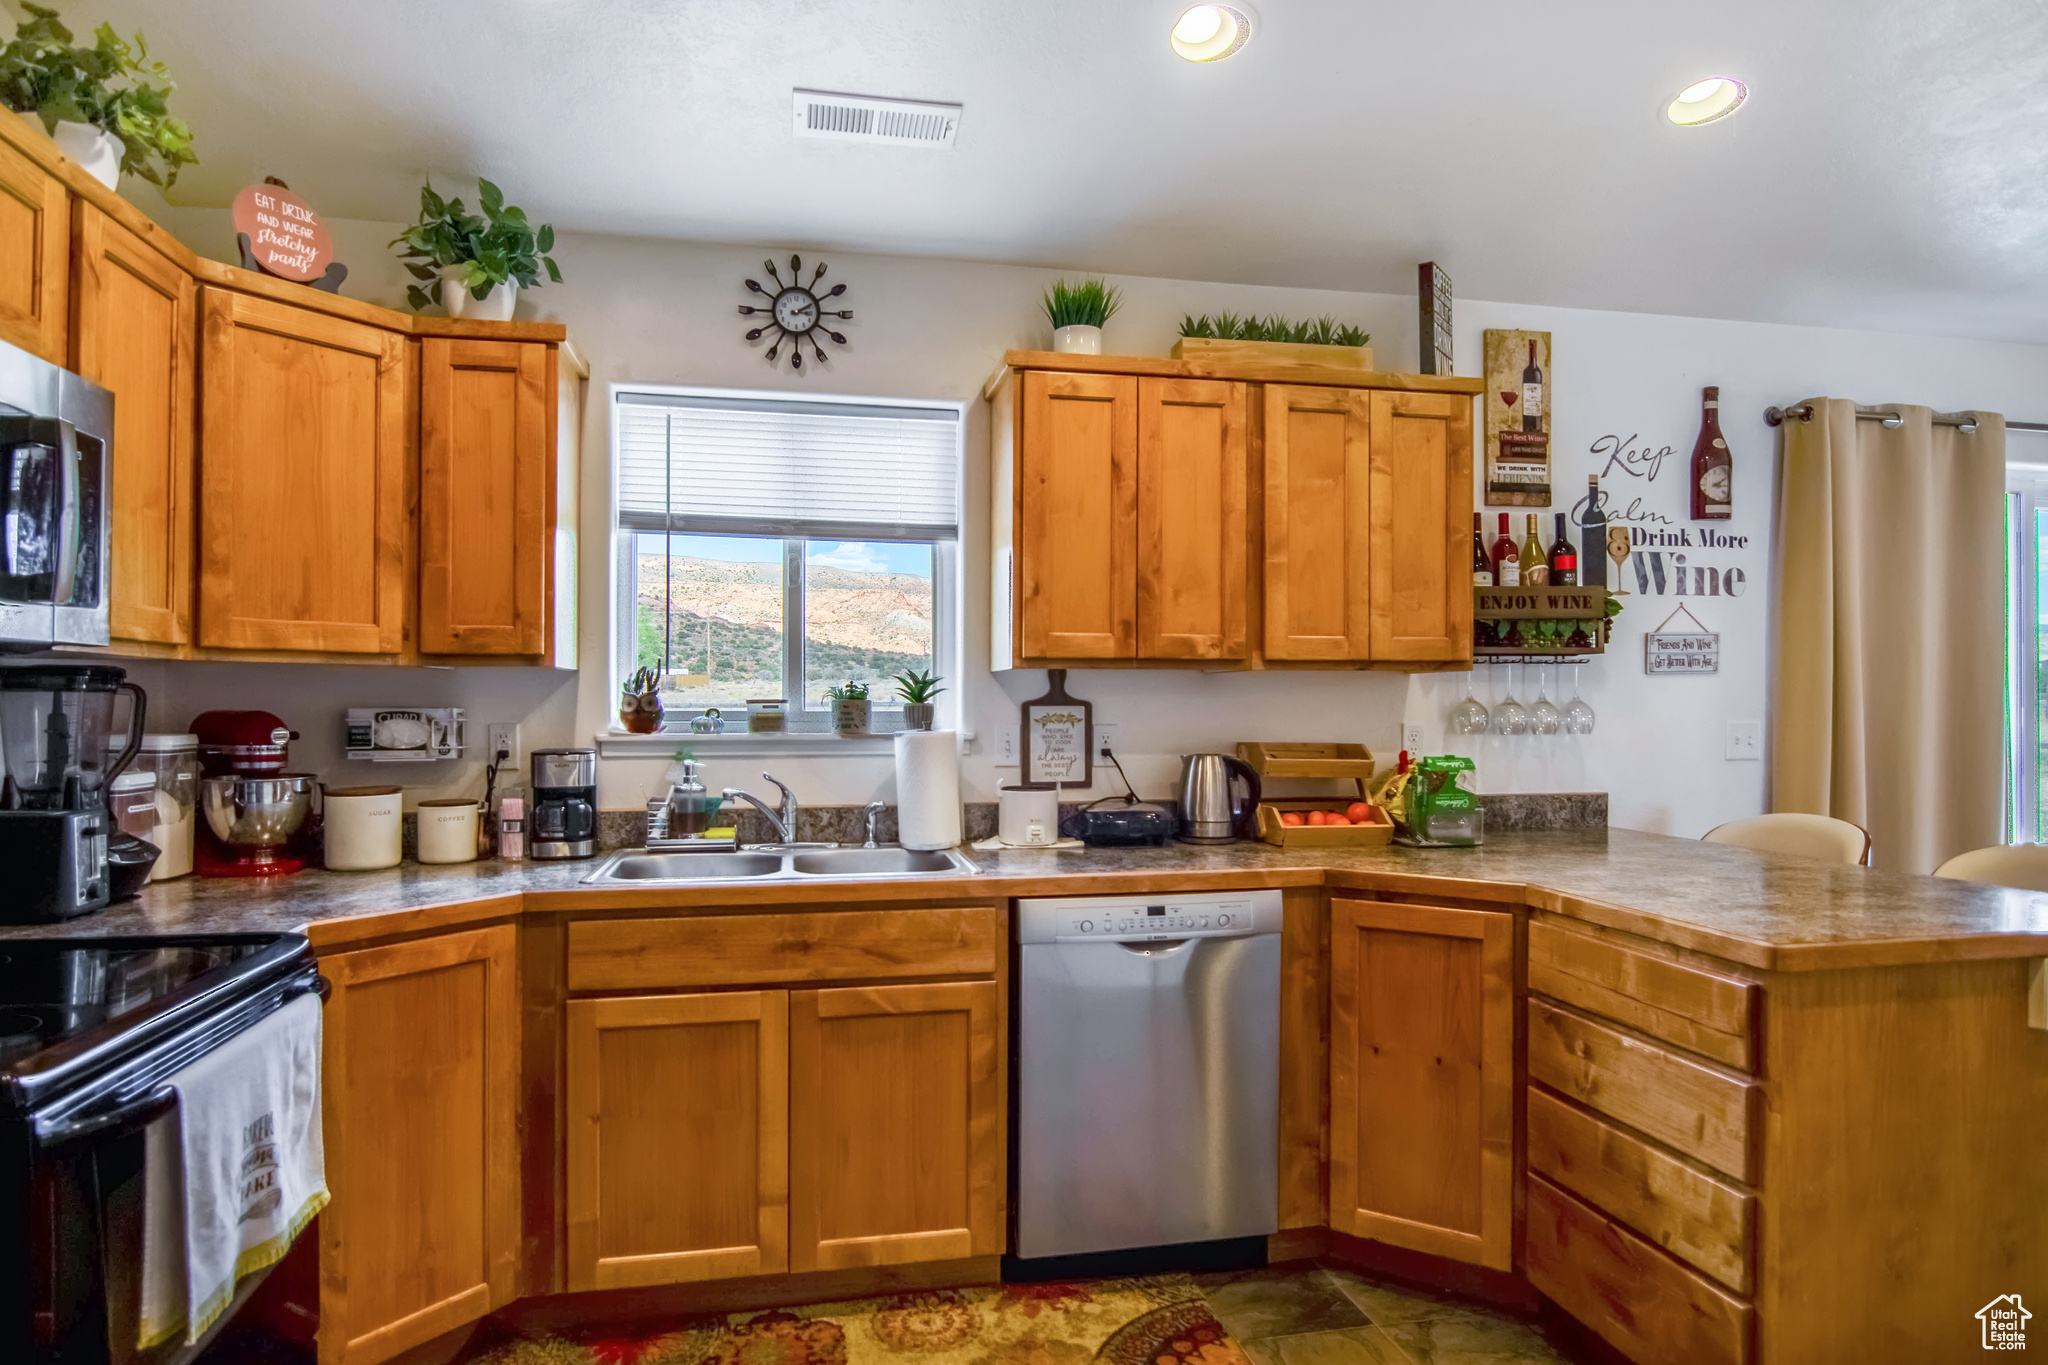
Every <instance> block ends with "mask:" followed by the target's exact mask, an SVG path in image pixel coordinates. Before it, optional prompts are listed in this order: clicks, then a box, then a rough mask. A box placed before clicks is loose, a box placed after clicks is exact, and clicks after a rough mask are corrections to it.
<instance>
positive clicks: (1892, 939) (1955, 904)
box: [0, 829, 2048, 970]
mask: <svg viewBox="0 0 2048 1365" xmlns="http://www.w3.org/2000/svg"><path fill="white" fill-rule="evenodd" d="M963 851H964V852H965V853H966V854H967V856H968V857H970V858H971V859H973V861H974V862H975V864H976V866H977V867H979V868H980V869H981V872H980V875H978V876H975V877H943V878H909V879H905V880H901V881H867V882H846V881H825V880H820V881H815V882H803V883H792V882H787V881H784V882H774V883H769V884H765V885H763V884H758V883H756V884H752V885H749V884H745V883H737V884H733V883H728V884H725V885H719V886H699V887H672V886H671V887H660V888H643V887H624V888H621V887H616V886H612V887H603V888H596V887H585V886H583V885H582V880H583V878H585V877H587V876H589V875H590V874H591V873H592V872H593V871H595V870H596V868H597V866H598V862H597V861H596V860H588V861H580V862H566V863H535V862H525V863H498V862H478V863H465V864H458V865H454V866H433V867H427V866H420V865H417V864H412V863H408V864H406V865H404V866H402V867H399V868H395V869H392V870H390V871H385V872H355V873H348V872H324V871H308V872H302V873H299V874H297V875H295V876H290V877H284V878H278V879H275V880H270V879H265V880H255V879H208V878H199V877H187V878H180V879H179V880H177V881H172V882H160V883H155V884H152V885H151V886H150V887H148V888H147V889H146V890H145V891H144V892H143V894H142V896H141V897H140V898H139V899H137V900H133V901H128V902H124V903H122V904H120V905H116V906H112V907H110V908H108V909H107V910H104V911H101V912H100V913H98V914H95V915H88V916H85V917H83V918H81V919H77V920H73V921H70V922H68V923H63V924H45V925H25V926H15V927H11V928H0V937H8V938H21V937H42V938H47V937H60V936H63V937H72V936H89V937H99V936H104V935H117V934H121V935H127V934H176V933H236V932H279V931H303V932H307V933H309V934H311V935H312V936H313V938H314V939H315V942H316V943H320V942H323V941H326V942H335V941H338V940H340V939H343V938H346V939H350V940H361V939H366V938H369V937H374V936H375V935H376V934H377V933H399V932H411V931H412V930H413V929H414V928H421V927H432V926H435V925H441V924H452V923H460V922H462V921H464V920H465V919H468V920H479V919H485V918H494V917H505V916H511V915H516V914H519V913H521V912H522V911H526V912H536V911H538V912H559V911H571V910H591V911H605V910H626V911H631V910H674V909H684V908H689V907H695V906H715V905H725V906H760V905H772V904H777V903H791V904H794V903H806V902H808V903H817V902H818V901H820V900H829V901H831V902H834V903H842V904H843V903H849V902H862V901H869V902H872V901H890V902H896V903H901V902H904V901H910V900H954V901H957V900H960V899H962V898H964V897H973V898H977V899H979V898H988V897H999V896H1016V895H1087V894H1093V893H1125V892H1136V891H1145V890H1152V891H1165V890H1199V889H1202V888H1203V887H1206V886H1214V887H1216V888H1217V889H1224V888H1243V887H1249V886H1258V885H1273V886H1315V885H1319V884H1324V883H1327V884H1329V885H1331V886H1333V887H1339V888H1341V887H1344V886H1347V885H1348V886H1359V887H1364V886H1376V887H1379V888H1382V889H1390V890H1402V891H1411V892H1425V893H1426V892H1430V891H1434V892H1436V893H1437V894H1440V895H1445V896H1463V897H1477V898H1483V899H1495V900H1509V901H1515V900H1524V899H1526V901H1527V902H1528V903H1529V904H1530V905H1532V906H1535V907H1537V908H1540V909H1544V910H1549V911H1554V912H1557V913H1561V914H1566V915H1571V916H1574V917H1576V918H1580V919H1584V920H1587V921H1589V922H1592V923H1597V924H1604V925H1607V926H1608V927H1610V928H1617V929H1625V930H1628V931H1630V932H1633V933H1638V934H1643V935H1645V936H1647V937H1650V938H1654V939H1658V940H1660V941H1663V942H1668V943H1672V944H1675V945H1677V946H1680V947H1687V948H1694V949H1697V950H1699V951H1702V952H1707V953H1712V954H1714V955H1716V956H1719V957H1723V958H1727V959H1729V960H1732V961H1735V962H1741V963H1746V964H1748V965H1750V966H1753V967H1759V968H1766V969H1783V970H1795V969H1802V968H1807V969H1810V968H1830V967H1849V966H1865V965H1879V964H1884V963H1913V962H1933V961H1946V960H1952V959H1958V958H2013V957H2048V895H2043V894H2037V893H2034V892H2027V891H2017V890H2009V889H2005V888H2001V887H1987V886H1977V885H1974V884H1972V883H1968V882H1957V881H1946V880H1942V879H1938V878H1933V877H1915V876H1908V875H1905V874H1902V873H1894V872H1879V871H1873V870H1870V869H1867V868H1856V867H1838V866H1834V865H1830V864H1826V863H1821V862H1816V861H1814V860H1811V859H1806V858H1797V857H1792V856H1790V855H1785V854H1769V853H1756V852H1751V851H1749V850H1747V849H1738V848H1730V847H1727V846H1725V845H1719V844H1703V843H1699V842H1696V841H1694V840H1690V839H1674V838H1669V837H1666V836H1663V835H1657V834H1642V833H1638V832H1635V831H1632V830H1619V829H1589V830H1568V831H1554V832H1542V833H1509V834H1500V835H1496V836H1494V837H1493V838H1491V839H1489V840H1488V841H1487V843H1486V844H1485V845H1483V846H1482V847H1479V848H1470V849H1410V848H1400V847H1379V848H1361V849H1356V850H1333V849H1316V850H1303V851H1297V852H1292V853H1290V852H1287V851H1285V850H1283V849H1279V848H1276V847H1273V846H1271V845H1268V844H1262V843H1247V844H1231V845H1224V846H1217V847H1192V846H1188V845H1170V846H1168V847H1166V848H1160V849H1149V848H1131V849H1074V850H1047V849H1000V850H994V851H986V852H984V851H980V850H975V849H966V850H963ZM1411 879H1412V880H1411ZM1460 884H1463V885H1460ZM364 917H380V918H378V919H377V920H374V921H365V918H364ZM387 919H388V923H387Z"/></svg>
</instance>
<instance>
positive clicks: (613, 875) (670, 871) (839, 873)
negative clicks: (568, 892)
mask: <svg viewBox="0 0 2048 1365" xmlns="http://www.w3.org/2000/svg"><path fill="white" fill-rule="evenodd" d="M980 870H981V869H980V868H977V867H976V866H975V865H974V864H973V863H971V862H969V861H968V860H967V859H966V858H965V857H963V856H961V855H960V854H958V853H956V852H954V851H953V850H951V849H940V850H937V851H932V852H927V851H925V850H922V849H914V848H833V847H830V846H824V845H820V846H788V847H778V846H776V845H772V844H769V845H762V846H760V847H757V848H751V849H745V850H742V851H740V852H737V853H653V852H649V851H647V850H645V849H628V850H627V851H625V852H623V853H616V854H613V855H612V856H611V857H610V858H609V859H607V860H606V861H605V863H604V864H603V865H602V866H601V867H599V868H598V869H597V871H595V872H593V873H591V874H590V875H589V876H588V877H585V878H584V879H583V884H584V885H585V886H647V885H671V886H682V885H695V884H697V883H700V882H757V881H791V882H797V881H822V880H826V879H831V880H834V881H849V880H856V879H864V878H865V879H873V880H878V881H879V880H884V879H888V880H895V879H899V878H904V877H972V876H974V875H975V874H976V873H978V872H979V871H980Z"/></svg>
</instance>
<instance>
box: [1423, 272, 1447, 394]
mask: <svg viewBox="0 0 2048 1365" xmlns="http://www.w3.org/2000/svg"><path fill="white" fill-rule="evenodd" d="M1415 285H1416V293H1417V295H1418V298H1417V302H1418V304H1419V305H1420V309H1421V317H1420V321H1421V324H1422V371H1421V372H1422V373H1423V374H1449V373H1450V372H1451V277H1450V276H1449V275H1448V274H1446V273H1445V272H1444V268H1443V267H1442V266H1440V265H1438V264H1437V263H1436V262H1435V261H1424V262H1423V263H1422V264H1421V265H1418V266H1416V267H1415Z"/></svg>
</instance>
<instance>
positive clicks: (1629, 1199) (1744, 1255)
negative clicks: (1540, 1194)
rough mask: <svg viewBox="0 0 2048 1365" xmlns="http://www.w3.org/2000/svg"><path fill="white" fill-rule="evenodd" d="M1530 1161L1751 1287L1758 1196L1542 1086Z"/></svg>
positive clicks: (1676, 1250)
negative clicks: (1726, 1181) (1604, 1121)
mask: <svg viewBox="0 0 2048 1365" xmlns="http://www.w3.org/2000/svg"><path fill="white" fill-rule="evenodd" d="M1528 1125H1529V1126H1528V1133H1529V1169H1530V1170H1532V1171H1535V1172H1538V1173H1539V1174H1541V1175H1544V1176H1548V1177H1549V1178H1550V1179H1551V1180H1553V1181H1555V1182H1556V1183H1557V1184H1559V1185H1561V1186H1563V1187H1564V1188H1565V1189H1567V1190H1570V1191H1571V1192H1572V1193H1573V1194H1576V1195H1578V1196H1580V1197H1581V1198H1583V1199H1585V1200H1587V1201H1588V1202H1590V1203H1592V1204H1594V1205H1597V1206H1598V1207H1599V1208H1600V1209H1601V1210H1602V1211H1603V1212H1605V1213H1608V1214H1611V1215H1613V1216H1614V1217H1616V1218H1619V1219H1621V1220H1622V1221H1623V1222H1624V1223H1626V1224H1628V1225H1629V1227H1631V1228H1633V1229H1634V1230H1635V1231H1637V1232H1639V1233H1642V1234H1643V1235H1644V1236H1645V1237H1647V1238H1648V1239H1649V1240H1650V1241H1652V1242H1655V1243H1656V1244H1657V1245H1658V1246H1661V1247H1663V1248H1664V1249H1665V1250H1666V1251H1668V1252H1670V1253H1671V1254H1672V1255H1674V1256H1676V1257H1678V1258H1679V1259H1680V1260H1682V1261H1685V1262H1687V1263H1688V1264H1691V1265H1693V1266H1696V1267H1698V1268H1699V1269H1701V1270H1704V1271H1705V1272H1706V1273H1707V1274H1709V1275H1711V1276H1713V1277H1714V1278H1715V1279H1717V1280H1719V1281H1720V1282H1721V1283H1722V1284H1724V1285H1727V1286H1728V1287H1729V1288H1730V1289H1733V1290H1735V1291H1736V1292H1738V1293H1742V1294H1747V1293H1750V1292H1751V1281H1750V1246H1751V1244H1752V1242H1753V1239H1754V1237H1755V1231H1756V1196H1755V1195H1753V1194H1749V1193H1746V1192H1745V1191H1743V1190H1741V1189H1738V1188H1737V1187H1735V1186H1733V1185H1728V1184H1724V1183H1723V1182H1721V1181H1719V1180H1716V1179H1714V1178H1713V1177H1712V1176H1709V1175H1704V1174H1702V1173H1701V1172H1699V1171H1697V1170H1695V1169H1693V1168H1692V1167H1691V1166H1688V1165H1686V1164H1685V1163H1684V1162H1682V1161H1680V1160H1679V1159H1678V1158H1677V1157H1674V1156H1672V1155H1670V1154H1669V1153H1667V1152H1664V1151H1661V1150H1659V1149H1658V1148H1656V1147H1653V1146H1651V1145H1650V1144H1649V1143H1647V1142H1644V1141H1642V1140H1641V1139H1639V1138H1636V1137H1634V1136H1632V1135H1631V1134H1628V1133H1625V1132H1623V1131H1622V1130H1621V1129H1619V1128H1616V1127H1614V1126H1613V1125H1612V1124H1607V1123H1602V1122H1601V1121H1600V1120H1599V1119H1597V1118H1594V1117H1593V1116H1592V1115H1591V1114H1588V1113H1586V1112H1585V1111H1584V1110H1580V1109H1574V1108H1572V1107H1571V1106H1570V1105H1568V1104H1566V1103H1565V1102H1564V1101H1563V1100H1560V1099H1558V1098H1557V1097H1556V1096H1554V1095H1551V1094H1549V1093H1547V1092H1546V1091H1542V1090H1533V1089H1532V1090H1531V1091H1530V1092H1529V1120H1528Z"/></svg>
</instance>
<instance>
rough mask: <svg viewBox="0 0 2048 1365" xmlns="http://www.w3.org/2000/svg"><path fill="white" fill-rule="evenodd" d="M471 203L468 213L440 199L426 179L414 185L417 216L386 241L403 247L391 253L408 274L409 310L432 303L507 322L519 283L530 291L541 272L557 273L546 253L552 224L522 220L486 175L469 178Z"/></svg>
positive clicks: (457, 313)
mask: <svg viewBox="0 0 2048 1365" xmlns="http://www.w3.org/2000/svg"><path fill="white" fill-rule="evenodd" d="M476 195H477V207H478V208H480V209H481V210H482V213H481V214H476V213H470V212H469V211H468V210H467V209H465V208H464V207H463V204H462V201H461V200H460V199H443V198H442V197H441V196H440V195H438V194H436V193H434V186H433V184H432V183H431V182H429V183H427V184H425V185H422V186H421V187H420V220H419V221H418V222H417V223H414V224H413V225H412V226H411V227H409V228H407V229H406V230H405V231H404V232H401V233H399V234H398V235H397V236H396V237H394V238H392V239H391V245H393V246H403V247H404V248H405V250H403V251H401V252H399V253H398V255H399V259H401V260H403V261H405V262H406V266H405V268H406V271H407V272H408V273H409V274H411V276H412V277H413V278H414V279H416V280H422V281H426V282H427V287H425V288H421V287H420V286H419V285H417V284H415V285H412V286H410V287H409V288H407V289H406V291H405V299H406V302H407V303H410V304H411V305H412V306H413V307H414V308H415V309H420V308H425V307H426V306H427V305H428V304H430V303H438V304H440V305H441V306H442V307H443V308H446V309H447V310H448V316H449V317H451V318H475V319H479V320H481V321H484V322H507V321H509V320H510V319H511V317H512V308H513V305H514V304H515V303H516V302H517V301H518V294H519V291H520V290H521V289H538V288H539V287H540V274H541V271H542V270H543V269H545V270H546V271H547V275H548V278H549V279H550V280H553V281H554V282H555V283H556V284H560V283H561V282H562V272H561V270H560V269H559V268H557V267H556V265H555V258H554V257H552V256H550V255H549V254H548V253H549V252H550V251H553V250H554V249H555V229H554V227H553V225H552V224H549V223H542V224H541V225H540V226H539V227H538V228H536V227H533V226H532V225H530V224H529V223H528V222H527V221H526V211H525V210H524V209H520V208H517V207H515V206H513V205H510V204H507V203H506V202H505V193H504V191H503V190H500V189H499V188H498V187H497V186H496V185H493V184H492V183H491V182H490V181H488V180H478V181H477V182H476Z"/></svg>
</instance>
